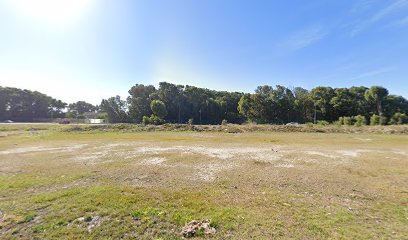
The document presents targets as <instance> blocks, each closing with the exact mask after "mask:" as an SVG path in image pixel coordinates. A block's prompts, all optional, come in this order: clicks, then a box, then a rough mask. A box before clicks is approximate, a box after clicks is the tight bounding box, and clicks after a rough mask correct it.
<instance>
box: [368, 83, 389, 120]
mask: <svg viewBox="0 0 408 240" xmlns="http://www.w3.org/2000/svg"><path fill="white" fill-rule="evenodd" d="M387 96H388V90H387V89H385V88H383V87H380V86H372V87H371V88H370V89H367V91H366V92H365V98H366V100H367V101H371V102H374V103H375V104H376V107H377V114H378V115H380V116H382V115H383V109H382V105H383V101H384V99H385V98H386V97H387Z"/></svg>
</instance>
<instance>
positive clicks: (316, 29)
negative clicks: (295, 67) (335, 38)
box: [286, 26, 328, 50]
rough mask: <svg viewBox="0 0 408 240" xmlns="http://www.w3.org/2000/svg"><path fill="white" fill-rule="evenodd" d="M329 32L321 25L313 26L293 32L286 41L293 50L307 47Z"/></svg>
mask: <svg viewBox="0 0 408 240" xmlns="http://www.w3.org/2000/svg"><path fill="white" fill-rule="evenodd" d="M327 34H328V32H327V31H325V30H324V29H323V28H322V27H320V26H312V27H309V28H306V29H303V30H301V31H299V32H297V33H295V34H293V35H292V36H291V37H290V38H289V39H288V40H287V42H286V44H287V46H289V47H290V48H292V49H293V50H297V49H302V48H306V47H308V46H310V45H312V44H315V43H317V42H319V41H320V40H322V39H323V38H324V37H325V36H326V35H327Z"/></svg>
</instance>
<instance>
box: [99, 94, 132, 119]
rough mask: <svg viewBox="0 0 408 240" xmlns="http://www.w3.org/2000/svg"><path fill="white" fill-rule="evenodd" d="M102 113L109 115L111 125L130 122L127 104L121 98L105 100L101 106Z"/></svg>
mask: <svg viewBox="0 0 408 240" xmlns="http://www.w3.org/2000/svg"><path fill="white" fill-rule="evenodd" d="M100 107H101V109H102V111H104V112H106V113H107V115H108V121H109V122H111V123H119V122H128V121H129V118H128V114H127V103H126V101H124V100H121V99H120V96H116V97H111V98H108V99H103V100H102V102H101V105H100Z"/></svg>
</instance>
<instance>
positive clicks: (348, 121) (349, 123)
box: [343, 117, 353, 126]
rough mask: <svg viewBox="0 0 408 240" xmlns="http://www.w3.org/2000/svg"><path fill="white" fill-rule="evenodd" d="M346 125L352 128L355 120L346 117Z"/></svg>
mask: <svg viewBox="0 0 408 240" xmlns="http://www.w3.org/2000/svg"><path fill="white" fill-rule="evenodd" d="M343 122H344V125H347V126H351V125H353V118H351V117H344V118H343Z"/></svg>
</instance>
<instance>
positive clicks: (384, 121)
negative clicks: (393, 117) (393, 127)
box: [380, 116, 387, 125]
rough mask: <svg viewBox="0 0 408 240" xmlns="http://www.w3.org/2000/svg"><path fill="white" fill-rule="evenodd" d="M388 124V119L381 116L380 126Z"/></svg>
mask: <svg viewBox="0 0 408 240" xmlns="http://www.w3.org/2000/svg"><path fill="white" fill-rule="evenodd" d="M386 124H387V117H385V116H380V125H386Z"/></svg>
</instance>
